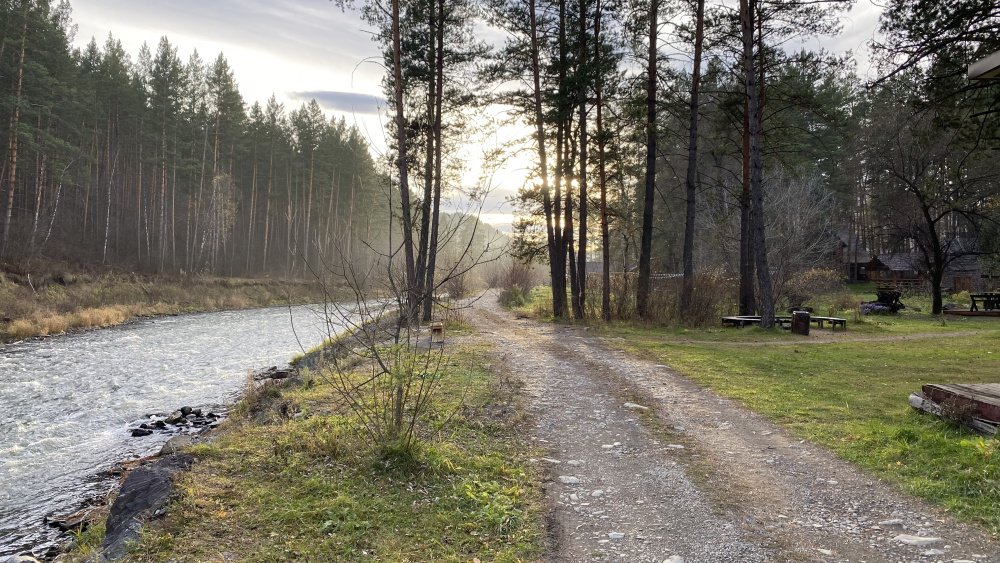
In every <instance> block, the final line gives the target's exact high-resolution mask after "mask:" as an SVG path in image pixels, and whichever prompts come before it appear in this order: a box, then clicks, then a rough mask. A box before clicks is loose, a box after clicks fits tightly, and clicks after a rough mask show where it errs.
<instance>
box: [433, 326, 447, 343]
mask: <svg viewBox="0 0 1000 563" xmlns="http://www.w3.org/2000/svg"><path fill="white" fill-rule="evenodd" d="M431 344H444V323H442V322H440V321H439V322H435V323H431Z"/></svg>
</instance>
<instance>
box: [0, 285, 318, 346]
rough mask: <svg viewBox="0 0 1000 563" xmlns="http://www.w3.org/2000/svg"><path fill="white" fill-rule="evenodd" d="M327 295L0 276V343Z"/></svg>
mask: <svg viewBox="0 0 1000 563" xmlns="http://www.w3.org/2000/svg"><path fill="white" fill-rule="evenodd" d="M327 291H330V288H329V287H326V288H324V286H323V284H321V283H319V282H317V281H310V282H305V281H299V280H292V281H285V280H255V279H236V278H210V277H203V276H141V275H137V274H129V273H117V274H116V273H105V274H101V275H91V274H79V275H68V274H67V275H60V276H58V277H56V278H54V279H46V280H44V281H40V280H37V279H36V280H35V281H34V282H33V283H28V281H27V279H15V277H14V276H12V275H10V274H2V273H0V340H3V341H8V342H9V341H13V340H20V339H23V338H29V337H32V336H45V335H49V334H59V333H62V332H66V331H67V330H71V329H75V328H91V327H101V326H111V325H116V324H121V323H123V322H125V321H127V320H128V319H130V318H134V317H138V316H143V315H162V314H173V313H182V312H190V311H211V310H216V309H243V308H247V307H263V306H267V305H276V304H285V303H289V302H291V303H316V302H319V301H322V300H323V299H324V297H328V296H327V295H326V294H327ZM333 291H334V292H335V291H336V290H333ZM334 297H335V296H334Z"/></svg>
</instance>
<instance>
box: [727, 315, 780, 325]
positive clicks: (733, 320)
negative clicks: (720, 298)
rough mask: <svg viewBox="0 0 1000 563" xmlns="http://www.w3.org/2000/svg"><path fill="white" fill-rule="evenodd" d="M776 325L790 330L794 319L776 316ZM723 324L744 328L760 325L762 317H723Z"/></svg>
mask: <svg viewBox="0 0 1000 563" xmlns="http://www.w3.org/2000/svg"><path fill="white" fill-rule="evenodd" d="M774 323H775V324H776V325H778V326H780V327H781V328H788V327H790V326H792V317H789V316H786V315H775V317H774ZM722 324H723V325H728V326H734V327H736V328H744V327H746V326H747V325H755V324H757V325H759V324H760V315H743V316H733V317H722Z"/></svg>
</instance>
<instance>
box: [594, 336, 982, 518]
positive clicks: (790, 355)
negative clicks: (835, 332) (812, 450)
mask: <svg viewBox="0 0 1000 563" xmlns="http://www.w3.org/2000/svg"><path fill="white" fill-rule="evenodd" d="M986 321H992V323H996V320H994V319H986ZM898 323H899V324H898V325H895V327H896V329H897V330H898V332H896V334H907V333H924V332H932V330H930V329H931V328H932V327H927V326H921V323H919V322H918V320H916V319H912V318H911V319H903V320H901V321H898ZM924 324H927V323H924ZM956 324H957V323H956ZM950 325H951V323H949V326H945V327H938V328H943V329H949V328H950ZM970 325H971V326H976V327H988V326H990V325H989V324H986V323H984V322H982V321H980V322H973V323H970ZM970 325H966V326H970ZM992 328H994V329H995V328H996V325H995V324H993V325H992ZM852 330H853V327H852ZM728 331H729V333H731V334H735V335H736V336H730V337H729V338H757V337H758V336H760V337H767V338H773V339H776V340H786V339H787V338H789V336H786V335H775V334H765V333H767V332H768V331H761V330H759V329H756V330H754V331H749V330H743V331H740V330H736V329H728ZM701 332H702V331H690V333H689V335H688V336H689V337H690V338H691V340H709V339H710V338H711V334H709V335H706V334H702V333H701ZM755 332H757V333H760V334H759V335H757V334H754V333H755ZM772 332H774V331H772ZM887 332H888V331H887ZM740 333H742V335H741V334H740ZM889 333H890V334H893V332H889ZM616 336H618V337H619V338H616V339H609V340H608V342H609V343H610V344H612V345H614V346H617V347H619V348H622V349H625V350H628V351H631V352H634V353H637V354H639V355H641V356H645V357H647V358H650V359H652V360H655V361H657V362H661V363H665V364H668V365H670V366H671V367H672V368H674V369H676V370H677V371H679V372H680V373H682V374H684V375H686V376H688V377H690V378H691V379H693V380H694V381H696V382H698V383H700V384H702V385H705V386H706V387H709V388H711V389H713V390H714V391H716V392H718V393H720V394H722V395H725V396H727V397H730V398H733V399H735V400H737V401H739V402H741V403H742V404H744V405H746V406H747V407H748V408H750V409H752V410H754V411H757V412H760V413H762V414H764V415H765V416H767V417H769V418H770V419H772V420H774V421H775V422H778V423H780V424H782V425H784V426H786V427H788V428H789V429H790V430H791V431H792V432H793V433H794V434H796V435H798V436H800V437H802V438H805V439H809V440H810V441H813V442H815V443H818V444H821V445H823V446H825V447H827V448H829V449H830V450H832V451H833V452H835V453H836V454H837V455H839V456H841V457H843V458H844V459H847V460H848V461H851V462H852V463H854V464H855V465H857V466H859V467H861V468H863V469H864V470H866V471H868V472H869V473H871V474H873V475H876V476H878V477H880V478H882V479H884V480H886V481H889V482H892V483H894V484H896V485H897V486H899V487H900V488H902V489H903V490H906V491H908V492H911V493H913V494H915V495H918V496H920V497H923V498H925V499H927V500H929V501H932V502H935V503H938V504H940V505H942V506H943V507H944V508H945V509H946V510H948V511H949V512H951V513H953V514H955V515H956V516H957V517H959V518H961V519H963V520H966V521H971V522H976V523H978V524H980V525H982V526H984V527H985V528H986V529H988V530H989V531H990V532H991V533H993V534H994V535H997V534H998V533H1000V466H998V464H997V459H998V456H1000V441H997V440H995V439H983V438H980V437H979V436H976V435H974V434H970V433H968V432H966V431H964V430H963V429H961V428H959V427H957V426H955V425H953V424H951V423H948V422H943V421H941V420H939V419H937V418H934V417H931V416H927V415H922V414H919V413H917V412H916V411H914V410H913V409H911V408H910V407H909V406H908V404H907V397H908V396H909V394H910V393H912V392H914V391H919V390H920V388H921V386H922V385H923V384H925V383H1000V347H998V343H1000V335H998V334H997V333H995V332H994V333H987V334H977V335H967V336H952V337H949V336H947V335H942V336H941V337H939V338H926V339H919V340H893V341H877V342H864V341H854V342H837V343H829V344H819V345H808V346H806V345H803V346H794V345H792V346H771V345H763V346H719V345H718V344H716V343H709V342H696V343H692V342H690V341H688V342H684V341H680V339H678V337H677V334H676V333H675V332H674V331H659V330H655V329H637V328H634V329H631V330H629V331H624V332H621V333H619V332H616Z"/></svg>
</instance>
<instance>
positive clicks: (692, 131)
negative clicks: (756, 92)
mask: <svg viewBox="0 0 1000 563" xmlns="http://www.w3.org/2000/svg"><path fill="white" fill-rule="evenodd" d="M695 20H696V21H695V32H694V69H692V72H691V124H690V127H689V130H688V163H687V164H688V165H687V206H686V208H685V214H684V284H683V287H682V289H681V313H682V314H683V315H689V314H690V313H691V295H692V293H694V220H695V204H696V198H697V197H698V192H697V174H698V87H699V86H700V83H701V43H702V39H703V35H704V27H705V0H698V8H697V12H696V14H695Z"/></svg>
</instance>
